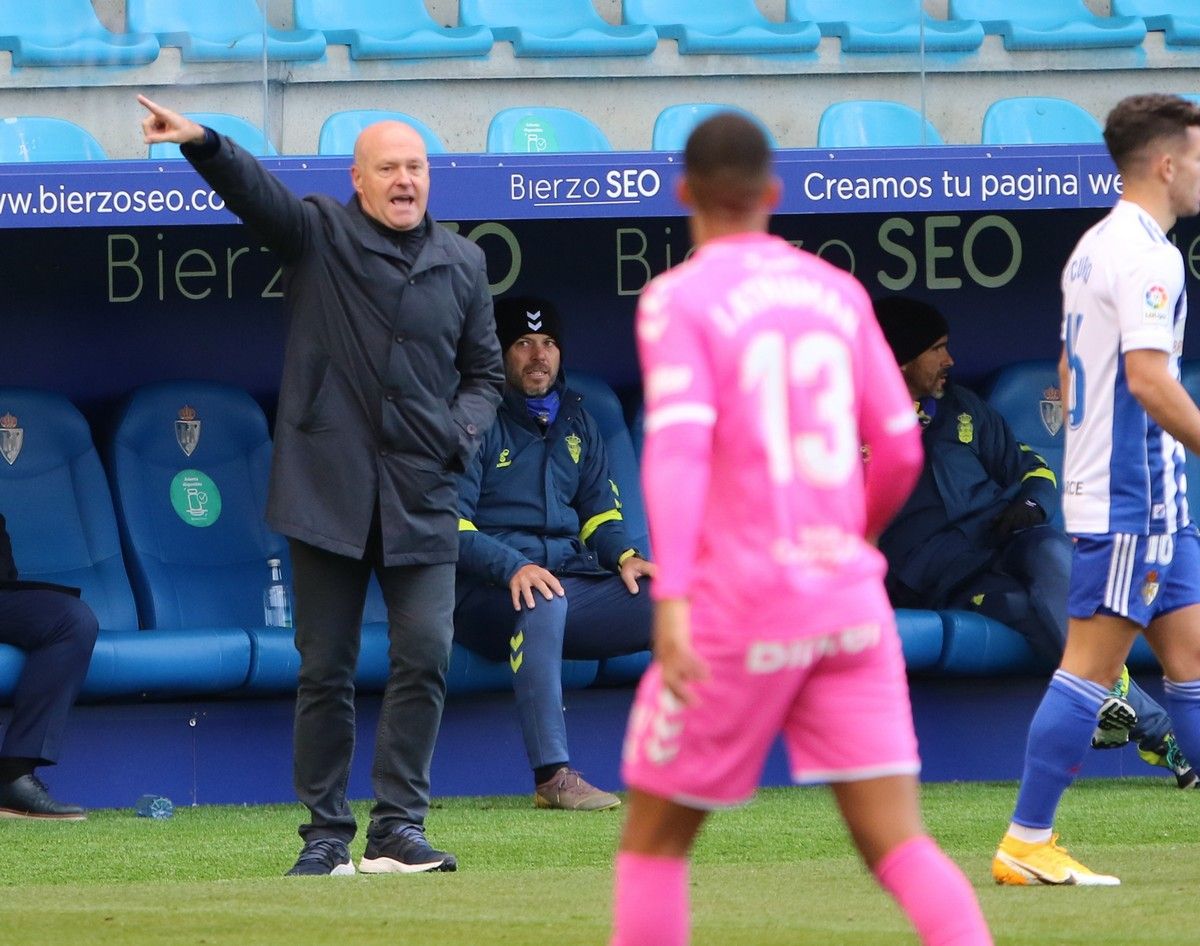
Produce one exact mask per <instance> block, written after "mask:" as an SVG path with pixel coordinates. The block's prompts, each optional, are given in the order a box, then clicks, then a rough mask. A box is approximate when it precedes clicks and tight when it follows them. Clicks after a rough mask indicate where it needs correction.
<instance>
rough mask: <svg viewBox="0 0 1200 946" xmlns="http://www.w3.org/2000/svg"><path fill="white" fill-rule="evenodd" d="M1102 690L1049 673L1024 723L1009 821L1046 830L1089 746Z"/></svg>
mask: <svg viewBox="0 0 1200 946" xmlns="http://www.w3.org/2000/svg"><path fill="white" fill-rule="evenodd" d="M1107 695H1108V691H1107V690H1106V689H1105V688H1104V687H1102V686H1101V685H1100V684H1098V683H1092V682H1091V681H1090V680H1083V679H1080V678H1079V677H1077V676H1075V675H1074V674H1071V673H1067V672H1066V671H1065V670H1058V671H1055V674H1054V676H1053V677H1052V678H1051V680H1050V685H1049V686H1048V687H1047V688H1046V695H1045V696H1043V697H1042V702H1041V704H1040V705H1039V706H1038V708H1037V712H1036V713H1034V714H1033V722H1031V723H1030V724H1029V740H1028V742H1027V744H1026V746H1025V772H1024V773H1023V774H1022V776H1021V789H1020V791H1019V792H1018V793H1017V807H1016V810H1015V811H1014V812H1013V821H1015V822H1016V823H1017V824H1019V825H1024V826H1025V827H1027V828H1049V827H1052V826H1053V825H1054V812H1055V811H1056V810H1057V808H1058V802H1059V800H1060V799H1061V798H1062V795H1063V792H1065V791H1066V790H1067V787H1068V786H1069V785H1070V784H1071V782H1073V781H1074V780H1075V776H1076V775H1077V774H1078V773H1079V767H1080V765H1082V763H1083V757H1084V755H1086V754H1087V750H1088V748H1089V747H1090V746H1091V737H1092V732H1093V731H1094V730H1095V728H1096V713H1097V712H1098V711H1099V709H1100V704H1101V703H1103V702H1104V698H1105V697H1106V696H1107Z"/></svg>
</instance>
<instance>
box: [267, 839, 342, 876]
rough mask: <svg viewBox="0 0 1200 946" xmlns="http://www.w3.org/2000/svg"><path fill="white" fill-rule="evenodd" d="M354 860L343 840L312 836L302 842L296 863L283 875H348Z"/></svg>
mask: <svg viewBox="0 0 1200 946" xmlns="http://www.w3.org/2000/svg"><path fill="white" fill-rule="evenodd" d="M353 874H354V862H353V861H352V860H350V849H349V848H348V847H346V842H345V841H339V840H338V839H337V838H314V839H313V840H311V841H307V842H305V844H304V847H303V849H301V851H300V856H299V857H298V858H296V863H295V865H294V866H293V867H292V869H291V870H289V871H288V872H287V873H286V874H284V875H283V876H284V877H350V876H351V875H353Z"/></svg>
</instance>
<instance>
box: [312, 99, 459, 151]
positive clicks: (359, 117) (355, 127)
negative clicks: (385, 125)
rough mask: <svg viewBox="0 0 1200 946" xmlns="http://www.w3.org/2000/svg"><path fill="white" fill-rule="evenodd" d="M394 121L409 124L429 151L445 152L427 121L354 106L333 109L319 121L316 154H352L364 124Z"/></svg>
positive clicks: (401, 114) (443, 146)
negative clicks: (326, 116) (320, 122)
mask: <svg viewBox="0 0 1200 946" xmlns="http://www.w3.org/2000/svg"><path fill="white" fill-rule="evenodd" d="M383 121H397V122H404V124H406V125H410V126H412V127H413V128H414V129H416V131H417V133H418V134H420V136H421V137H422V138H423V139H424V141H425V150H426V151H427V152H428V153H429V154H445V152H446V146H445V145H444V144H442V139H441V138H439V137H438V136H437V133H436V132H434V131H433V129H432V128H430V127H429V126H428V125H426V124H425V123H424V122H422V121H421V120H419V119H416V118H413V117H412V116H411V115H406V114H404V113H403V112H392V111H388V110H386V109H381V108H355V109H348V110H346V111H343V112H334V113H333V114H332V115H330V116H329V117H328V118H327V119H325V122H324V124H322V125H321V134H320V137H319V139H318V141H317V153H318V154H353V153H354V142H355V141H357V140H358V136H359V134H361V133H362V130H363V129H364V128H366V127H367V126H368V125H373V124H375V123H376V122H383Z"/></svg>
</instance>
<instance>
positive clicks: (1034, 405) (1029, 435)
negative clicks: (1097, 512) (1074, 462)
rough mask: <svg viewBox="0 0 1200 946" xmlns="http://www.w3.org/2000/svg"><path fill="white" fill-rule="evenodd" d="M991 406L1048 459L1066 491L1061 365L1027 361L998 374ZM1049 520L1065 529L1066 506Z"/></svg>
mask: <svg viewBox="0 0 1200 946" xmlns="http://www.w3.org/2000/svg"><path fill="white" fill-rule="evenodd" d="M987 402H988V405H989V406H991V407H992V408H993V409H995V410H996V412H997V413H999V414H1000V416H1001V417H1003V418H1004V419H1005V421H1007V422H1008V426H1009V427H1010V428H1011V429H1012V432H1013V435H1014V436H1015V437H1016V438H1017V440H1019V441H1020V442H1021V443H1023V444H1025V445H1026V446H1028V447H1029V448H1030V449H1031V450H1033V451H1034V453H1036V454H1037V455H1038V456H1040V457H1042V458H1043V459H1045V461H1046V463H1047V465H1049V467H1050V469H1051V470H1053V471H1054V475H1055V476H1056V477H1057V478H1058V480H1059V483H1058V486H1059V490H1060V494H1061V490H1062V465H1063V439H1064V434H1063V411H1064V410H1065V403H1064V401H1063V399H1062V392H1061V391H1060V390H1059V386H1058V362H1056V361H1054V360H1053V359H1049V358H1047V359H1039V360H1037V361H1023V362H1018V363H1016V364H1011V365H1006V366H1005V367H1003V368H1001V369H1000V370H999V371H998V372H996V375H995V378H994V379H993V381H992V384H991V386H990V389H989V390H988V394H987ZM1046 511H1047V513H1049V514H1050V517H1049V521H1050V523H1051V524H1052V525H1054V526H1056V527H1057V528H1060V529H1061V528H1062V507H1061V506H1060V507H1059V508H1057V509H1053V510H1046Z"/></svg>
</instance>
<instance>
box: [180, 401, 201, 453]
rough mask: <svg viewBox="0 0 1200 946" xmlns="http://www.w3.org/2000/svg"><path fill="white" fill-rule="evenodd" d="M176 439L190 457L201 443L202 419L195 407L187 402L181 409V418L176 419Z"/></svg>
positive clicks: (181, 448)
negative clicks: (197, 414)
mask: <svg viewBox="0 0 1200 946" xmlns="http://www.w3.org/2000/svg"><path fill="white" fill-rule="evenodd" d="M175 440H176V442H177V443H178V444H179V449H180V450H182V451H183V455H184V456H186V457H190V456H191V455H192V453H193V452H194V451H195V449H196V447H197V446H198V445H199V444H200V419H199V418H198V417H197V416H196V409H195V408H194V407H188V406H187V405H186V404H185V405H184V406H183V407H181V408H180V409H179V419H178V420H177V421H175Z"/></svg>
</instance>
